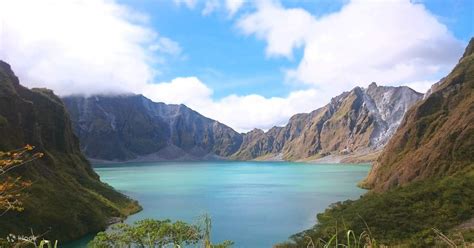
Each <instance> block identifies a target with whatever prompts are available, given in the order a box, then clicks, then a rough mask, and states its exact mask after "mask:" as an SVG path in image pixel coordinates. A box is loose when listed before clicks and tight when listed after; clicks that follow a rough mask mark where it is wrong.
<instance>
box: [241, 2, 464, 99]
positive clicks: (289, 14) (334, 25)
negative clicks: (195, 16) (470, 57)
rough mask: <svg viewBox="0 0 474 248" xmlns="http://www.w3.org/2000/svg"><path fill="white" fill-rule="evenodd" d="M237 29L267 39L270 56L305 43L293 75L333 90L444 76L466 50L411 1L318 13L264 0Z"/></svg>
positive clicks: (356, 5) (287, 54)
mask: <svg viewBox="0 0 474 248" xmlns="http://www.w3.org/2000/svg"><path fill="white" fill-rule="evenodd" d="M237 27H238V28H239V29H241V30H242V31H243V32H244V33H245V34H254V35H255V36H256V37H257V38H258V39H263V40H265V41H266V42H267V48H266V52H267V55H269V56H285V57H291V56H292V54H293V50H294V49H295V48H297V47H304V55H303V58H302V60H301V61H300V62H299V65H298V66H297V67H296V68H294V69H290V70H288V72H287V76H288V79H289V80H290V81H296V82H302V83H305V84H308V85H311V86H312V87H317V88H318V89H321V90H323V91H324V92H327V93H329V94H334V93H338V92H341V91H342V90H349V89H350V88H352V87H354V86H356V85H361V84H366V83H367V82H372V81H376V82H381V83H385V82H386V83H389V84H408V83H410V82H419V81H433V80H436V79H439V77H441V76H442V75H443V74H446V73H448V72H449V70H450V69H451V68H452V66H453V65H454V64H455V63H456V62H457V60H458V58H459V56H460V55H461V54H462V51H463V48H464V44H463V43H462V42H460V41H458V40H457V39H456V38H454V37H453V35H452V34H451V33H450V32H449V30H447V28H446V26H445V25H443V24H441V23H440V22H438V21H437V20H436V18H435V17H434V16H433V15H432V14H431V13H429V12H428V11H427V10H426V9H425V8H424V6H423V5H421V4H414V3H411V2H410V1H408V0H403V1H369V0H354V1H351V2H350V3H348V4H347V5H345V6H344V7H343V8H342V9H341V10H340V11H339V12H336V13H332V14H330V15H327V16H323V17H321V18H316V17H314V16H312V15H311V14H310V13H308V12H307V11H306V10H303V9H287V8H284V7H283V6H281V5H280V4H278V3H275V2H271V1H265V2H262V3H260V4H259V5H257V10H256V11H255V12H254V13H251V14H249V15H247V16H244V17H242V18H241V19H240V20H239V21H238V23H237Z"/></svg>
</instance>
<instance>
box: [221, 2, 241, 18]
mask: <svg viewBox="0 0 474 248" xmlns="http://www.w3.org/2000/svg"><path fill="white" fill-rule="evenodd" d="M243 5H244V0H226V1H225V6H226V8H227V11H229V14H230V16H233V15H234V14H235V13H237V11H239V9H240V8H241V7H242V6H243Z"/></svg>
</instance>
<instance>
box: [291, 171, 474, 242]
mask: <svg viewBox="0 0 474 248" xmlns="http://www.w3.org/2000/svg"><path fill="white" fill-rule="evenodd" d="M472 206H474V169H473V167H472V166H471V167H469V168H468V169H467V170H464V171H462V172H460V173H457V174H456V175H453V176H449V177H445V178H444V179H442V180H434V179H432V180H425V181H420V182H413V183H411V184H410V185H407V186H405V187H398V188H395V189H393V190H390V191H387V192H385V193H368V194H366V195H364V196H363V197H361V198H360V199H359V200H356V201H350V200H349V201H345V202H339V203H336V204H333V205H332V206H331V207H330V208H328V209H327V210H326V211H325V212H324V213H321V214H318V215H317V219H318V223H317V224H316V225H315V226H314V227H313V228H311V229H309V230H306V231H304V232H301V233H298V234H295V235H293V236H292V237H291V239H292V242H291V243H287V244H286V245H287V246H286V247H306V246H307V245H308V243H309V240H313V241H315V242H316V241H319V240H326V241H327V240H335V239H336V238H337V239H338V240H345V239H347V236H348V233H347V230H353V231H352V232H355V233H364V232H365V233H370V237H371V238H373V239H375V240H377V241H378V243H379V244H383V245H408V246H412V247H432V246H435V245H436V244H439V243H440V242H443V241H442V240H443V239H442V238H441V237H440V236H439V234H438V233H437V232H435V231H434V230H433V228H436V230H439V233H447V235H448V237H450V239H452V240H453V241H452V242H456V243H458V244H460V243H462V242H473V241H474V239H473V237H472V231H471V232H469V231H468V232H465V231H463V230H461V229H457V228H456V227H457V226H458V225H459V224H461V223H463V222H464V221H466V220H469V219H471V218H473V217H474V208H473V207H472ZM368 227H370V229H369V228H368ZM335 233H337V236H334V234H335ZM352 235H353V234H351V237H352ZM290 245H293V246H290ZM282 247H285V246H282Z"/></svg>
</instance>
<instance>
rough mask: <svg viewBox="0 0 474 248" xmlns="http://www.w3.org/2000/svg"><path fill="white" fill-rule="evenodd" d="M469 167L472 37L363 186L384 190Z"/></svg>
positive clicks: (472, 150)
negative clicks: (449, 71)
mask: <svg viewBox="0 0 474 248" xmlns="http://www.w3.org/2000/svg"><path fill="white" fill-rule="evenodd" d="M473 169H474V39H471V41H470V43H469V45H468V47H467V48H466V51H465V53H464V55H463V57H462V58H461V59H460V61H459V63H458V65H457V66H456V67H455V68H454V69H453V71H452V72H451V73H450V74H449V75H448V76H447V77H445V78H443V80H441V81H440V82H439V83H437V84H435V85H433V87H432V89H431V90H430V91H429V93H428V94H427V95H426V96H425V98H424V99H423V100H422V101H420V102H418V103H417V104H415V105H414V106H413V108H411V109H410V110H409V111H408V112H407V114H406V116H405V118H404V119H403V122H402V124H401V125H400V128H399V129H398V131H397V132H396V133H395V134H394V136H393V138H392V139H391V140H390V142H389V143H388V145H387V146H386V148H385V149H384V151H383V153H382V154H381V156H380V157H379V159H378V160H377V161H376V163H375V164H374V166H373V168H372V171H371V172H370V174H369V176H368V177H367V179H366V181H365V182H364V185H365V186H367V187H370V188H373V189H374V190H376V191H384V190H388V189H391V188H393V187H395V186H398V185H405V184H408V183H409V182H412V181H418V180H422V179H427V178H441V177H446V176H448V175H453V174H456V173H458V174H459V173H466V172H467V171H473Z"/></svg>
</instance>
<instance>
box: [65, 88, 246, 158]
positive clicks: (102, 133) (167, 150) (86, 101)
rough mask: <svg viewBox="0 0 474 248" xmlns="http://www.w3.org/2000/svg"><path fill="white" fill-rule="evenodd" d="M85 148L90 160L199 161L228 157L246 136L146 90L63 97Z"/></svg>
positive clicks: (82, 146)
mask: <svg viewBox="0 0 474 248" xmlns="http://www.w3.org/2000/svg"><path fill="white" fill-rule="evenodd" d="M63 101H64V102H65V104H66V107H67V109H68V111H69V113H70V115H71V119H72V121H73V127H74V130H75V132H76V134H77V135H78V136H79V139H80V140H81V148H82V150H83V151H84V153H85V154H86V155H87V156H88V157H89V158H92V159H97V160H108V161H113V160H115V161H129V160H150V161H159V160H198V159H215V158H222V157H228V156H230V155H231V154H233V153H235V152H236V151H237V150H238V149H239V147H240V145H241V143H242V139H243V138H242V135H241V134H239V133H237V132H235V131H234V130H233V129H231V128H230V127H228V126H226V125H224V124H221V123H219V122H217V121H215V120H211V119H209V118H206V117H204V116H202V115H200V114H199V113H197V112H196V111H193V110H192V109H190V108H188V107H186V106H184V105H171V104H170V105H169V104H164V103H155V102H152V101H151V100H149V99H147V98H145V97H144V96H142V95H123V96H92V97H80V96H71V97H65V98H63Z"/></svg>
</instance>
